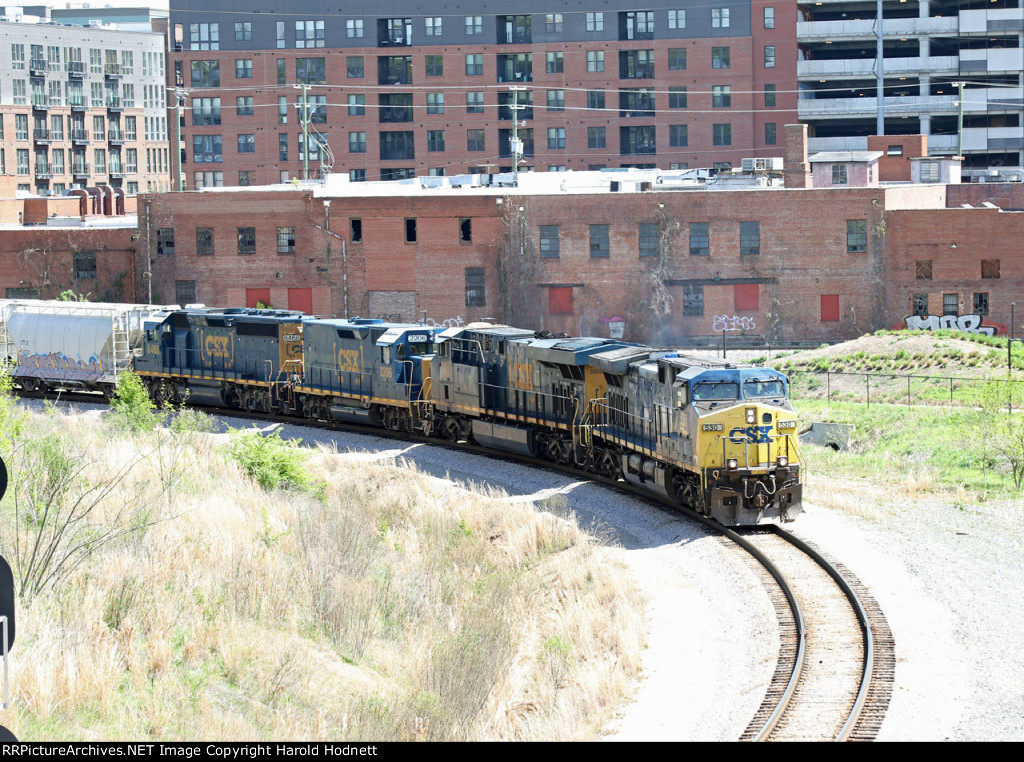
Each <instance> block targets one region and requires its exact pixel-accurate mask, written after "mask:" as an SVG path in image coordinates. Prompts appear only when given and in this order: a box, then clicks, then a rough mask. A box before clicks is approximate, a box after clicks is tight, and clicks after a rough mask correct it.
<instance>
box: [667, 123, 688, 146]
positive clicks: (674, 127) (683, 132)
mask: <svg viewBox="0 0 1024 762" xmlns="http://www.w3.org/2000/svg"><path fill="white" fill-rule="evenodd" d="M689 139H690V136H689V128H688V127H687V125H685V124H670V125H669V126H668V144H669V147H670V148H683V147H685V146H686V145H687V143H688V142H689Z"/></svg>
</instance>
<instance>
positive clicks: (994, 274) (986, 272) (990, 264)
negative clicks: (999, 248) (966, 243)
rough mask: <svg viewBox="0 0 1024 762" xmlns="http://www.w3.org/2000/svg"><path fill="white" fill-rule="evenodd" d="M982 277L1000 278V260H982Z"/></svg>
mask: <svg viewBox="0 0 1024 762" xmlns="http://www.w3.org/2000/svg"><path fill="white" fill-rule="evenodd" d="M981 277H982V278H998V277H999V260H998V259H983V260H981Z"/></svg>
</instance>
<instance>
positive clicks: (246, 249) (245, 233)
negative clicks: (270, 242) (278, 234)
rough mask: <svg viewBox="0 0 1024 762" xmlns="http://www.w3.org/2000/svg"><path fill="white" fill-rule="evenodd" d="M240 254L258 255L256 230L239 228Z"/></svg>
mask: <svg viewBox="0 0 1024 762" xmlns="http://www.w3.org/2000/svg"><path fill="white" fill-rule="evenodd" d="M238 253H239V254H255V253H256V228H238Z"/></svg>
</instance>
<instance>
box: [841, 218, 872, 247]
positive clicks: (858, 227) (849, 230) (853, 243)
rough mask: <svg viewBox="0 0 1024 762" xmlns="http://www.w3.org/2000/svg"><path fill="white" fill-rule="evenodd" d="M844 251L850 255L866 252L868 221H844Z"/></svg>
mask: <svg viewBox="0 0 1024 762" xmlns="http://www.w3.org/2000/svg"><path fill="white" fill-rule="evenodd" d="M846 250H847V251H848V252H850V253H858V252H864V251H867V250H868V221H867V220H847V221H846Z"/></svg>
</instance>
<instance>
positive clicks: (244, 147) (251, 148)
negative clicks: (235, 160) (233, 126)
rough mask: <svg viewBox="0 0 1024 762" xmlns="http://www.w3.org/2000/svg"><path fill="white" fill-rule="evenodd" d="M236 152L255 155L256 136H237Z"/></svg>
mask: <svg viewBox="0 0 1024 762" xmlns="http://www.w3.org/2000/svg"><path fill="white" fill-rule="evenodd" d="M238 152H239V153H256V136H255V135H248V134H246V135H239V136H238Z"/></svg>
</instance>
